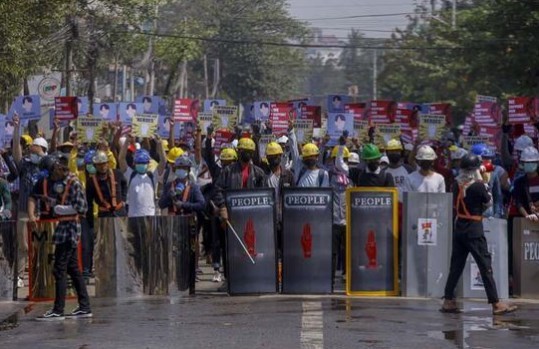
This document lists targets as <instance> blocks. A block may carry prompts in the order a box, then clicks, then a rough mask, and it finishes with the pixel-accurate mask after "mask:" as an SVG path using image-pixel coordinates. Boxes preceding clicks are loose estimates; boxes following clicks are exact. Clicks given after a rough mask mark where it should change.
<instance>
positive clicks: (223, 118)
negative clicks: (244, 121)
mask: <svg viewBox="0 0 539 349" xmlns="http://www.w3.org/2000/svg"><path fill="white" fill-rule="evenodd" d="M237 122H238V107H237V106H235V105H234V106H216V107H214V108H213V127H214V128H215V129H216V130H219V129H228V130H230V131H234V129H235V127H236V125H237Z"/></svg>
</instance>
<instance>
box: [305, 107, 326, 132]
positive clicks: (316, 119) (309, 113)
mask: <svg viewBox="0 0 539 349" xmlns="http://www.w3.org/2000/svg"><path fill="white" fill-rule="evenodd" d="M301 118H302V119H309V120H312V121H313V127H314V128H320V127H322V108H321V107H319V106H314V105H307V106H304V107H302V108H301Z"/></svg>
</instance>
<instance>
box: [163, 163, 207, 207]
mask: <svg viewBox="0 0 539 349" xmlns="http://www.w3.org/2000/svg"><path fill="white" fill-rule="evenodd" d="M192 166H193V163H192V161H191V159H190V158H189V157H187V156H185V155H182V156H180V157H178V158H177V159H176V161H175V162H174V174H175V176H174V177H175V178H174V179H173V180H171V181H169V182H167V183H166V184H165V191H164V192H163V195H161V198H160V199H159V207H160V208H161V209H167V211H168V214H169V215H185V214H191V213H201V212H202V211H203V210H204V206H205V201H204V196H203V195H202V192H201V191H200V187H199V186H198V185H197V184H196V183H193V182H192V181H191V180H190V179H189V173H190V172H191V167H192Z"/></svg>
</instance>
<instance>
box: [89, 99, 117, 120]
mask: <svg viewBox="0 0 539 349" xmlns="http://www.w3.org/2000/svg"><path fill="white" fill-rule="evenodd" d="M93 114H94V115H96V116H98V115H99V116H100V117H102V118H103V120H106V121H116V115H117V110H116V103H95V104H94V110H93Z"/></svg>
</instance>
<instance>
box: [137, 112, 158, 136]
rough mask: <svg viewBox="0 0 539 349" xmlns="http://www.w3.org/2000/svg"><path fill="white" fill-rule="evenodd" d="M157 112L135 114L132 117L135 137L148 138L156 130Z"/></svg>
mask: <svg viewBox="0 0 539 349" xmlns="http://www.w3.org/2000/svg"><path fill="white" fill-rule="evenodd" d="M157 119H158V115H157V114H143V115H135V117H134V118H133V133H134V134H135V136H137V137H141V138H149V137H152V136H154V135H155V134H156V132H157Z"/></svg>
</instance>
